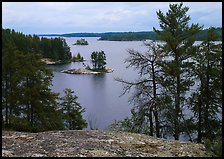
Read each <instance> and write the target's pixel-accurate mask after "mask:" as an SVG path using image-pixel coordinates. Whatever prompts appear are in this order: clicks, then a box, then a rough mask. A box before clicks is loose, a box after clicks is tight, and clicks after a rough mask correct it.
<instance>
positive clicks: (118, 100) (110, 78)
mask: <svg viewBox="0 0 224 159" xmlns="http://www.w3.org/2000/svg"><path fill="white" fill-rule="evenodd" d="M65 39H66V42H67V44H68V45H69V46H70V49H71V52H72V54H73V55H75V54H77V53H78V52H79V53H80V54H81V56H83V57H84V59H86V62H85V64H89V65H90V66H91V67H92V65H91V63H90V55H91V53H92V52H93V51H101V50H103V51H104V52H105V54H106V58H107V59H106V62H107V65H106V67H109V68H113V69H114V72H112V73H106V74H101V75H75V74H66V73H60V71H61V70H64V69H69V68H77V67H80V68H82V67H83V64H82V63H74V62H73V63H70V64H63V65H57V66H49V67H51V68H53V69H54V78H53V86H52V90H53V91H54V92H59V93H61V94H62V95H64V93H63V90H64V89H65V88H71V89H72V90H74V91H75V94H76V95H77V96H78V100H77V101H78V102H79V103H80V104H81V106H82V107H84V108H86V112H85V113H83V116H84V118H85V119H86V120H87V121H88V122H89V121H91V122H92V124H93V127H94V128H98V129H105V128H106V127H107V126H108V125H109V124H111V123H113V122H114V121H115V120H121V119H124V118H125V117H128V116H130V114H131V113H130V110H131V107H132V105H130V104H129V102H128V100H129V98H130V97H131V93H129V94H125V95H123V96H121V97H119V96H120V95H121V93H122V89H123V86H122V84H121V83H119V82H117V81H115V80H114V78H117V77H119V78H123V79H125V80H129V81H131V80H135V79H137V78H138V73H137V71H135V70H134V69H132V68H128V69H127V68H126V66H127V63H124V60H125V59H126V58H127V57H128V52H127V49H130V48H132V49H136V50H139V51H146V48H145V46H144V45H143V42H140V41H132V42H116V41H98V40H97V39H98V38H96V37H87V38H85V39H86V40H87V41H88V43H89V45H86V46H78V45H72V44H74V43H75V42H76V40H77V39H80V38H78V37H71V38H65ZM87 129H89V126H88V128H87Z"/></svg>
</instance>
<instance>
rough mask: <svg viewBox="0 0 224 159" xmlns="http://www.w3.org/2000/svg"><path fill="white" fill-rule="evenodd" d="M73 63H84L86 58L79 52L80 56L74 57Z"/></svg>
mask: <svg viewBox="0 0 224 159" xmlns="http://www.w3.org/2000/svg"><path fill="white" fill-rule="evenodd" d="M72 61H73V62H83V61H84V58H83V57H82V56H81V55H80V53H79V52H78V54H77V55H76V56H73V58H72Z"/></svg>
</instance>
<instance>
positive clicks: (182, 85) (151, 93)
mask: <svg viewBox="0 0 224 159" xmlns="http://www.w3.org/2000/svg"><path fill="white" fill-rule="evenodd" d="M169 7H170V8H169V10H168V12H167V13H166V14H163V13H162V12H161V11H158V12H157V15H158V18H159V22H160V28H161V30H156V29H155V28H154V30H155V32H156V33H157V34H158V36H159V38H160V40H163V42H164V44H155V42H151V43H149V44H147V43H145V44H147V45H146V46H148V47H149V51H148V52H147V53H145V54H142V53H140V52H138V51H135V50H132V49H130V50H128V52H129V58H127V59H126V61H125V62H128V63H129V65H128V67H130V66H131V67H135V68H136V69H137V70H138V73H139V75H140V78H139V79H138V80H136V81H135V82H129V81H124V80H121V79H116V80H117V81H119V82H122V83H123V84H124V93H126V92H128V91H130V89H131V88H132V87H134V88H135V90H134V93H133V97H132V99H131V101H132V102H133V103H134V108H133V109H132V116H131V118H126V119H125V120H122V121H118V122H115V123H113V124H112V125H111V127H112V129H115V130H125V131H131V132H137V133H145V134H149V135H154V133H155V129H154V128H157V129H156V136H157V137H159V136H160V135H161V136H163V137H166V136H167V135H169V136H174V138H175V139H176V140H178V139H179V136H180V134H185V135H187V136H188V137H189V140H190V141H197V142H199V143H201V142H203V141H204V140H206V139H209V140H210V141H211V142H212V143H215V142H216V141H219V140H220V138H221V136H222V131H221V126H222V121H221V109H222V91H221V88H222V66H221V65H222V44H221V43H218V42H217V40H219V36H218V35H217V34H216V32H215V31H216V29H215V28H210V29H207V31H206V36H204V37H203V38H204V39H205V40H204V41H203V42H202V43H201V44H200V45H197V46H195V45H193V44H194V42H195V40H196V38H197V35H198V33H200V31H201V29H202V27H200V26H199V25H198V24H192V25H191V26H189V25H188V23H189V20H190V17H189V16H187V14H186V13H187V11H188V9H189V8H188V7H184V6H183V3H180V4H170V6H169ZM196 82H197V83H196ZM196 84H197V85H196ZM192 88H193V91H192V90H191V89H192ZM157 90H158V91H157ZM124 93H123V94H124ZM187 93H188V95H186V94H187ZM190 93H191V97H189V94H190ZM188 97H189V98H188ZM187 108H188V110H189V108H190V112H189V113H187V114H185V113H186V112H185V111H184V110H185V109H187ZM195 135H197V137H195ZM208 145H209V146H210V147H209V149H212V151H213V152H214V151H215V150H217V152H215V153H217V154H219V155H220V154H221V153H220V152H221V151H220V147H221V146H220V145H221V144H217V145H216V146H214V147H216V148H212V144H209V143H208ZM206 147H208V146H206Z"/></svg>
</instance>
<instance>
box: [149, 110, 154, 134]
mask: <svg viewBox="0 0 224 159" xmlns="http://www.w3.org/2000/svg"><path fill="white" fill-rule="evenodd" d="M149 123H150V128H149V129H150V134H149V135H150V136H153V120H152V106H151V107H150V109H149Z"/></svg>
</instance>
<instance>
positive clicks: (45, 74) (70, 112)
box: [2, 29, 87, 132]
mask: <svg viewBox="0 0 224 159" xmlns="http://www.w3.org/2000/svg"><path fill="white" fill-rule="evenodd" d="M43 58H50V59H53V60H60V61H62V62H67V61H69V60H70V59H71V52H70V48H69V47H68V45H67V43H66V41H65V39H62V38H51V39H47V38H43V37H41V38H39V37H38V36H36V35H34V36H31V35H24V34H23V33H19V32H15V31H14V30H10V29H2V128H3V129H6V130H16V131H29V132H40V131H48V130H65V129H72V130H74V129H75V130H76V129H82V128H84V127H86V126H87V123H86V121H85V120H84V119H83V118H82V113H83V112H84V111H85V109H83V108H82V106H81V105H80V104H79V103H78V102H77V98H78V97H77V96H76V95H75V94H74V91H73V90H71V89H65V90H64V93H65V96H64V97H59V95H60V94H59V93H55V92H53V91H52V90H51V89H50V86H51V85H52V79H53V72H52V70H51V69H49V68H47V67H46V64H45V63H44V62H43V61H42V59H43Z"/></svg>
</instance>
